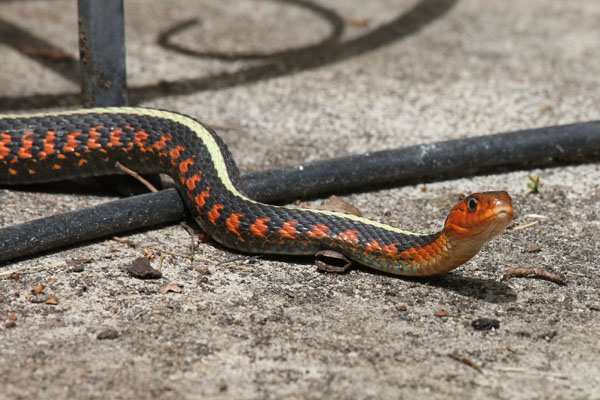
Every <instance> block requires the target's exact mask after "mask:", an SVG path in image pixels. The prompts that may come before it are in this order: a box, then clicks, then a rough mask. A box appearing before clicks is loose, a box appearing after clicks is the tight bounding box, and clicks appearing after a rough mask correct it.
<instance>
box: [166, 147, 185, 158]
mask: <svg viewBox="0 0 600 400" xmlns="http://www.w3.org/2000/svg"><path fill="white" fill-rule="evenodd" d="M182 151H185V147H183V146H182V145H180V144H178V145H177V146H175V147H173V148H172V149H171V150H170V151H169V156H171V158H172V159H175V160H176V159H178V158H179V157H180V156H181V152H182Z"/></svg>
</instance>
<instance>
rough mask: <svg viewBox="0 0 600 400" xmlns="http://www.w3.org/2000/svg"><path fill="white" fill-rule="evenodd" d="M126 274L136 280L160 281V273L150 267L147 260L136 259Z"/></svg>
mask: <svg viewBox="0 0 600 400" xmlns="http://www.w3.org/2000/svg"><path fill="white" fill-rule="evenodd" d="M127 273H128V274H129V275H131V276H133V277H134V278H138V279H160V278H162V273H161V272H160V271H159V270H157V269H154V268H152V267H151V266H150V261H149V260H148V259H147V258H143V257H140V258H136V259H135V260H134V261H133V263H131V265H130V266H129V267H127Z"/></svg>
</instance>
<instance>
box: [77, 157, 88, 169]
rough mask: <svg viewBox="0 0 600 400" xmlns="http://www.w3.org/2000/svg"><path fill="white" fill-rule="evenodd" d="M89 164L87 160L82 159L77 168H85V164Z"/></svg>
mask: <svg viewBox="0 0 600 400" xmlns="http://www.w3.org/2000/svg"><path fill="white" fill-rule="evenodd" d="M87 162H88V160H86V159H85V158H82V159H81V160H79V161H78V162H77V166H78V167H82V166H83V164H85V163H87Z"/></svg>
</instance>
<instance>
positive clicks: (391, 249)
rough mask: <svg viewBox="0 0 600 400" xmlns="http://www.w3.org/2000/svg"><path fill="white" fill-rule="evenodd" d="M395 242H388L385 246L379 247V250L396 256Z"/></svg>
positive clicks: (387, 254)
mask: <svg viewBox="0 0 600 400" xmlns="http://www.w3.org/2000/svg"><path fill="white" fill-rule="evenodd" d="M397 244H398V243H392V244H388V245H387V246H384V247H382V248H381V252H382V253H383V254H385V255H386V256H390V257H398V256H399V255H398V247H396V245H397ZM403 254H404V253H403Z"/></svg>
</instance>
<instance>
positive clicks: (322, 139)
mask: <svg viewBox="0 0 600 400" xmlns="http://www.w3.org/2000/svg"><path fill="white" fill-rule="evenodd" d="M75 4H76V2H73V1H70V0H39V1H37V0H30V1H23V0H19V1H6V0H4V1H0V52H1V54H2V68H0V111H1V112H8V111H10V112H16V111H19V112H27V111H36V110H41V109H47V108H55V109H63V108H73V107H77V99H78V73H77V62H76V61H75V60H76V58H77V56H78V47H77V34H76V29H77V22H76V21H77V19H76V9H75ZM232 4H233V2H217V1H201V2H199V1H192V0H181V1H176V2H159V1H154V2H149V1H146V0H131V1H126V19H127V52H128V53H127V56H128V59H127V63H128V72H129V76H128V80H129V85H130V100H131V103H132V104H135V105H144V106H151V107H160V108H166V109H170V110H176V111H180V112H184V113H187V114H190V115H193V116H196V117H198V118H200V119H201V120H203V121H205V122H207V123H208V124H211V125H213V126H216V127H219V128H218V130H219V132H220V134H221V135H222V137H223V139H224V140H225V141H226V142H227V143H228V144H229V146H230V148H231V150H232V152H233V155H234V157H235V159H236V160H237V162H238V164H239V166H240V169H241V170H242V171H243V172H249V171H254V170H260V169H264V168H269V167H274V166H280V165H286V164H296V163H300V162H304V161H312V160H319V159H323V158H329V157H333V156H343V155H348V154H355V153H359V152H363V151H367V150H368V151H375V150H381V149H387V148H394V147H398V146H405V145H412V144H419V143H428V142H432V141H437V140H443V139H449V138H461V137H468V136H476V135H481V134H487V133H494V132H500V131H508V130H517V129H523V128H532V127H542V126H548V125H556V124H565V123H570V122H578V121H587V120H593V119H600V110H599V107H598V105H599V104H600V90H598V88H599V84H600V78H599V77H600V56H599V54H598V39H599V38H600V36H599V25H598V21H600V2H597V1H569V2H565V1H561V0H530V1H518V0H506V1H502V2H500V1H491V0H462V1H448V0H446V1H442V0H440V1H437V0H431V1H427V0H421V1H414V0H411V1H408V0H406V1H395V0H373V1H369V2H364V1H351V0H315V1H310V2H309V1H305V0H288V1H283V0H282V1H267V0H243V1H242V0H238V1H236V2H235V7H234V6H232ZM40 48H41V49H46V50H51V49H53V50H54V51H50V52H48V51H46V52H45V53H44V52H40V51H39V49H40ZM57 55H58V56H57ZM528 175H533V176H538V177H540V178H541V181H542V190H543V196H541V195H535V194H533V195H531V194H530V195H525V192H526V190H527V183H526V182H525V180H524V179H525V178H526V177H527V176H528ZM599 181H600V167H599V165H598V163H589V164H585V165H575V166H569V167H557V168H548V169H544V170H531V171H518V172H513V173H506V174H500V173H499V174H496V175H493V176H480V177H475V178H469V179H458V180H452V181H443V182H439V183H428V184H421V185H416V186H407V187H399V188H395V189H390V190H382V191H379V192H374V193H364V194H356V195H350V196H345V199H346V200H347V201H349V202H351V203H352V204H354V205H355V206H357V207H358V208H360V209H361V211H362V212H363V214H364V215H365V216H367V217H370V218H373V219H376V220H380V221H385V222H388V223H390V224H392V225H396V226H401V227H406V228H407V229H411V230H422V231H434V230H436V229H439V228H440V227H441V225H442V223H443V220H444V218H445V216H446V213H447V212H448V210H449V208H450V207H451V205H452V203H454V202H455V201H456V200H457V198H458V194H459V193H469V192H473V191H483V190H491V189H498V190H500V189H503V190H508V191H509V192H510V193H511V195H512V196H513V200H514V205H515V207H516V213H517V215H516V218H515V221H514V224H513V225H512V226H511V227H509V229H508V230H507V231H506V232H505V233H504V234H502V235H501V236H500V237H499V238H498V239H496V240H494V241H493V242H491V243H490V244H489V245H488V246H487V247H486V248H485V249H484V250H483V251H482V252H481V254H480V255H478V256H477V257H476V258H475V259H473V260H472V261H470V262H469V263H467V264H466V265H464V266H462V267H460V268H458V269H457V270H455V271H452V272H451V273H448V274H446V275H444V276H440V277H438V278H432V279H402V278H395V277H391V276H387V275H382V274H377V273H374V272H373V271H370V270H368V269H362V268H358V269H354V270H352V271H351V272H349V273H347V274H344V275H339V276H332V275H328V274H323V273H319V272H317V271H316V269H315V267H314V266H313V265H312V264H311V262H310V260H308V261H307V260H297V259H290V258H267V257H249V256H246V255H241V254H236V253H233V252H230V251H228V250H226V249H224V248H221V247H219V246H216V245H214V244H213V243H210V242H209V243H199V244H198V249H197V250H196V253H195V257H196V258H197V259H196V260H193V261H191V260H189V259H187V258H185V257H181V256H178V255H172V253H173V254H174V253H177V254H179V253H182V254H183V255H188V254H189V253H190V236H189V234H188V232H187V231H186V230H185V229H184V228H182V227H181V226H179V225H173V226H167V227H164V228H162V229H158V228H157V229H152V230H148V231H145V232H140V233H137V234H132V235H129V236H127V237H126V238H127V239H128V240H130V241H133V242H135V243H137V244H138V245H140V246H150V245H153V246H158V247H160V248H162V249H164V250H166V251H169V252H172V253H166V252H164V251H161V250H157V249H156V248H153V249H148V250H144V249H143V248H140V247H137V248H133V247H129V246H127V245H126V244H125V243H122V242H119V241H116V240H111V239H107V240H101V241H98V242H95V243H89V244H86V245H80V246H75V247H73V248H69V249H65V250H62V251H56V252H52V253H49V254H46V255H43V256H40V257H35V258H29V259H26V260H22V261H19V262H17V263H10V264H7V265H3V267H2V269H0V273H1V274H3V275H1V276H0V398H3V399H4V398H7V399H21V398H53V399H60V398H82V399H84V398H114V399H120V398H128V399H129V398H165V399H170V398H172V399H181V398H186V399H195V398H209V399H231V398H240V399H263V398H303V399H304V398H307V399H310V398H314V399H322V398H353V399H369V398H405V399H413V398H431V399H447V398H453V399H465V398H477V399H481V398H493V399H600V356H599V354H600V344H599V341H598V338H599V336H600V333H599V332H600V298H599V295H600V278H599V273H600V262H599V261H598V258H599V257H598V250H599V249H598V243H599V242H600V232H599V230H600V222H599V220H600V190H599V186H598V182H599ZM109 199H111V197H106V196H96V195H92V194H89V193H85V192H82V191H76V193H75V194H71V193H43V192H39V190H38V191H36V189H35V188H32V189H31V191H23V190H19V191H16V190H12V189H11V188H7V187H4V188H1V189H0V205H1V206H0V226H8V225H12V224H16V223H19V222H23V221H27V220H31V219H34V218H38V217H41V216H46V215H52V214H54V213H59V212H63V211H67V210H70V209H75V208H81V207H85V206H86V205H90V204H97V203H100V202H105V201H107V200H109ZM312 204H313V205H318V204H319V202H318V201H315V202H313V203H312ZM532 214H535V215H538V216H543V217H535V216H533V217H532ZM536 220H538V221H539V223H537V225H533V226H530V227H528V228H525V229H515V228H516V227H520V226H522V225H525V224H528V223H530V222H532V221H536ZM150 253H151V254H150ZM162 254H166V256H165V258H164V259H163V261H162V273H163V278H162V279H159V280H156V281H143V280H139V279H136V278H133V277H131V276H129V275H128V274H127V273H126V272H125V271H124V270H123V267H125V266H127V265H129V264H131V262H132V261H133V260H134V259H136V258H137V257H142V256H145V255H154V260H153V261H152V265H153V266H154V267H158V265H159V261H160V258H161V255H162ZM74 260H75V261H74ZM77 260H79V261H77ZM510 267H539V268H543V269H545V270H547V271H549V272H554V273H560V274H562V275H563V277H564V279H565V280H566V282H567V284H566V285H558V284H556V283H553V282H551V281H547V280H541V279H527V278H510V279H503V272H504V271H506V270H507V269H508V268H510ZM16 269H22V270H21V271H20V272H19V273H18V274H17V275H14V274H12V275H11V274H8V273H7V272H9V271H13V270H16ZM169 283H172V284H176V285H178V286H177V287H179V288H180V289H181V290H180V291H179V292H167V293H161V289H162V288H164V287H165V286H166V285H167V284H169ZM40 285H43V286H44V288H43V290H41V292H40V289H41V286H40ZM37 292H40V293H37ZM52 299H54V300H52ZM478 318H491V319H496V320H498V321H499V324H500V325H499V328H498V329H496V330H493V331H490V330H484V331H478V330H475V329H473V327H472V326H471V323H472V322H473V321H474V320H476V319H478ZM103 338H104V339H103Z"/></svg>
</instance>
